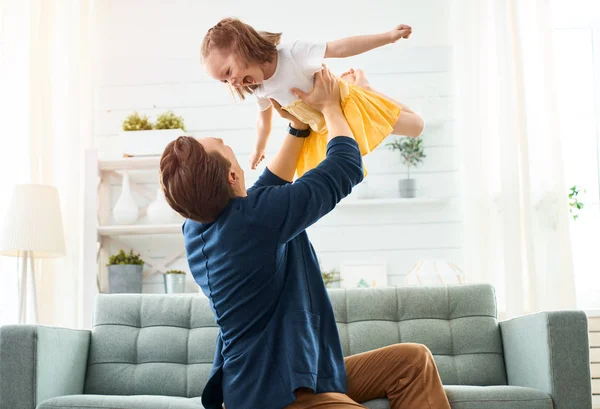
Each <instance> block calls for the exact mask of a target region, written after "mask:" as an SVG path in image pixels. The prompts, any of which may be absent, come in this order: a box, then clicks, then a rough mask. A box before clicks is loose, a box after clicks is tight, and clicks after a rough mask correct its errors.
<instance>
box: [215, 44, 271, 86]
mask: <svg viewBox="0 0 600 409" xmlns="http://www.w3.org/2000/svg"><path fill="white" fill-rule="evenodd" d="M204 69H205V70H206V72H207V73H208V75H210V76H211V77H212V78H214V79H216V80H217V81H221V82H225V83H229V84H230V85H231V86H233V87H243V86H251V85H259V84H262V82H263V81H264V79H265V75H264V73H263V70H262V68H261V66H260V65H258V64H246V63H245V62H244V61H242V60H241V58H239V56H238V55H237V53H235V52H230V51H221V50H213V51H211V52H210V54H208V56H207V57H205V58H204Z"/></svg>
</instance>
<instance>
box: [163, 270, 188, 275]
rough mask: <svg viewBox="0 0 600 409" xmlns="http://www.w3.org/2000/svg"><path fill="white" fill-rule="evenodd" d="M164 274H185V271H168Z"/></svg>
mask: <svg viewBox="0 0 600 409" xmlns="http://www.w3.org/2000/svg"><path fill="white" fill-rule="evenodd" d="M165 274H185V271H181V270H169V271H167V272H166V273H165Z"/></svg>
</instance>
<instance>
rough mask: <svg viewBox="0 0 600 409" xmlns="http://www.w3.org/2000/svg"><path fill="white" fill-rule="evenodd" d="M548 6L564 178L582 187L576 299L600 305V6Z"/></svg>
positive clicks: (574, 238) (589, 2)
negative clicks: (552, 40)
mask: <svg viewBox="0 0 600 409" xmlns="http://www.w3.org/2000/svg"><path fill="white" fill-rule="evenodd" d="M552 6H553V17H554V27H555V29H554V58H555V77H556V84H557V92H558V99H559V106H558V108H559V120H560V137H561V142H562V152H563V159H564V168H565V178H566V182H567V185H568V186H569V187H570V186H573V185H577V186H580V187H581V188H584V189H585V190H586V193H585V194H584V196H583V198H582V201H583V203H584V209H583V211H582V212H581V214H580V216H579V218H578V220H576V221H573V220H572V221H571V245H572V249H573V264H574V273H575V285H576V290H577V303H578V307H579V308H582V309H585V310H593V309H600V296H599V294H600V273H599V271H600V268H599V267H600V260H599V259H598V258H597V257H596V254H597V252H598V243H600V196H599V190H600V189H599V186H600V185H599V182H600V181H599V177H598V176H599V173H600V167H599V163H598V156H599V141H600V139H599V134H598V126H599V125H600V121H599V118H600V58H599V56H600V19H599V17H600V6H599V5H598V4H597V2H596V1H595V0H578V1H574V2H564V1H559V0H553V5H552ZM594 57H595V58H594ZM565 194H566V193H565Z"/></svg>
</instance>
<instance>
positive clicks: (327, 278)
mask: <svg viewBox="0 0 600 409" xmlns="http://www.w3.org/2000/svg"><path fill="white" fill-rule="evenodd" d="M321 276H322V277H323V282H324V283H325V288H330V287H329V286H330V285H331V284H333V283H337V282H340V281H342V279H341V278H340V272H339V271H338V270H336V269H332V270H329V271H321Z"/></svg>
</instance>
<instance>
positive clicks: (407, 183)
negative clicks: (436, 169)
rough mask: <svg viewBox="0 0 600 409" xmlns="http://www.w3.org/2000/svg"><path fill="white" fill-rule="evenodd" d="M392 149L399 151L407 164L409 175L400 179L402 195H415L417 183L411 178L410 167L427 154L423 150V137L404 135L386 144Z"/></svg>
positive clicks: (417, 163) (415, 165) (421, 160)
mask: <svg viewBox="0 0 600 409" xmlns="http://www.w3.org/2000/svg"><path fill="white" fill-rule="evenodd" d="M386 146H387V147H388V148H389V149H390V150H392V151H399V152H400V158H401V160H402V163H403V164H404V165H406V167H407V171H408V176H407V178H406V179H402V180H399V181H398V188H399V189H400V196H401V197H415V196H416V194H415V193H416V183H415V180H414V179H411V178H410V168H411V167H417V166H418V165H419V163H421V162H423V159H424V158H426V157H427V156H426V155H425V153H424V152H423V139H421V138H410V137H403V138H398V139H396V140H395V141H394V142H390V143H388V144H386Z"/></svg>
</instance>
